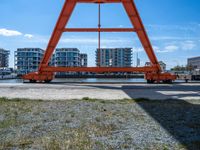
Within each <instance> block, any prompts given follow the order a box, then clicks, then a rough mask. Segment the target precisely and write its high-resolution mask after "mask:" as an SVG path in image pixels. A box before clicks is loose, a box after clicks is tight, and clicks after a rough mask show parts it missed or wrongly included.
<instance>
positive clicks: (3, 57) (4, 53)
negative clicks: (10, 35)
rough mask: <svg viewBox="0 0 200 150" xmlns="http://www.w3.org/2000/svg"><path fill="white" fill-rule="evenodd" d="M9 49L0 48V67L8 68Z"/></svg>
mask: <svg viewBox="0 0 200 150" xmlns="http://www.w3.org/2000/svg"><path fill="white" fill-rule="evenodd" d="M9 55H10V51H9V50H5V49H2V48H0V68H8V66H9Z"/></svg>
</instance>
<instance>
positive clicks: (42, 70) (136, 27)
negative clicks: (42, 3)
mask: <svg viewBox="0 0 200 150" xmlns="http://www.w3.org/2000/svg"><path fill="white" fill-rule="evenodd" d="M77 3H97V4H103V3H122V5H123V6H124V8H125V10H126V13H127V14H128V17H129V18H130V21H131V23H132V25H133V28H101V27H98V28H65V27H66V25H67V23H68V21H69V19H70V16H71V14H72V12H73V10H74V8H75V6H76V4H77ZM63 32H99V33H100V32H136V34H137V36H138V38H139V40H140V42H141V44H142V46H143V48H144V50H145V52H146V53H147V56H148V58H149V60H150V62H151V66H150V67H137V68H136V67H130V68H110V67H104V68H101V67H88V68H81V67H68V68H65V67H50V66H48V63H49V61H50V59H51V56H52V54H53V52H54V50H55V48H56V46H57V44H58V42H59V40H60V38H61V36H62V33H63ZM99 40H100V39H99ZM99 47H100V46H99ZM68 71H72V72H82V71H83V72H84V71H85V72H144V73H146V79H147V80H148V81H157V82H159V81H168V80H175V78H176V77H175V76H174V75H171V74H169V73H161V67H160V65H159V63H158V60H157V58H156V55H155V53H154V51H153V47H152V45H151V42H150V40H149V38H148V35H147V32H146V31H145V28H144V25H143V23H142V20H141V18H140V15H139V13H138V10H137V8H136V5H135V3H134V1H133V0H65V3H64V6H63V8H62V11H61V13H60V16H59V18H58V21H57V24H56V26H55V28H54V31H53V33H52V36H51V38H50V40H49V43H48V46H47V49H46V52H45V54H44V57H43V59H42V61H41V64H40V66H39V69H38V72H34V73H30V74H27V75H25V76H23V79H26V80H30V81H50V80H52V79H53V77H54V75H53V73H54V72H68Z"/></svg>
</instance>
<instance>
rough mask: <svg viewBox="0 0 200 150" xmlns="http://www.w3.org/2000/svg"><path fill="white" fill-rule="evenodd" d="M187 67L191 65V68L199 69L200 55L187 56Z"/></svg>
mask: <svg viewBox="0 0 200 150" xmlns="http://www.w3.org/2000/svg"><path fill="white" fill-rule="evenodd" d="M188 67H191V68H192V70H197V69H200V56H199V57H193V58H188Z"/></svg>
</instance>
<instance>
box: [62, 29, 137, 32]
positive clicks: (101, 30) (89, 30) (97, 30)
mask: <svg viewBox="0 0 200 150" xmlns="http://www.w3.org/2000/svg"><path fill="white" fill-rule="evenodd" d="M63 32H136V30H135V29H134V28H66V29H64V30H63Z"/></svg>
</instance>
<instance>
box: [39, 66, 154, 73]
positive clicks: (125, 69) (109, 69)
mask: <svg viewBox="0 0 200 150" xmlns="http://www.w3.org/2000/svg"><path fill="white" fill-rule="evenodd" d="M42 71H44V72H95V73H102V72H152V71H156V67H50V66H49V67H45V68H43V70H42Z"/></svg>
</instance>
